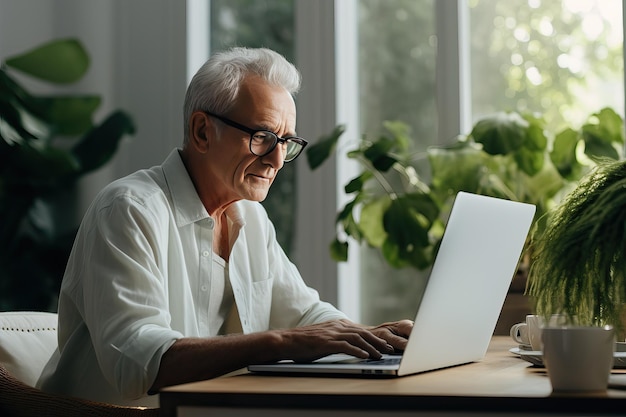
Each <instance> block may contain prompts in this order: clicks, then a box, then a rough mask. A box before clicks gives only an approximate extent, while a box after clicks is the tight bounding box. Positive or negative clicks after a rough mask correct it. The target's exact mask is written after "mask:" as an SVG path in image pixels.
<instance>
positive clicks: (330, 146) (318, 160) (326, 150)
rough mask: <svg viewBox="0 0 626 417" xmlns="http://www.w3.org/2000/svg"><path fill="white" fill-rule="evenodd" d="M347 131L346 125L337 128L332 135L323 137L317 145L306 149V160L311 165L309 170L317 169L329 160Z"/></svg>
mask: <svg viewBox="0 0 626 417" xmlns="http://www.w3.org/2000/svg"><path fill="white" fill-rule="evenodd" d="M345 131H346V128H345V126H344V125H338V126H335V128H334V129H333V131H332V132H330V134H328V135H327V136H323V137H321V138H320V140H318V141H317V142H316V143H315V144H313V145H311V146H309V147H307V148H306V159H307V161H308V163H309V168H311V169H315V168H317V167H319V166H320V165H322V164H323V163H324V161H326V159H328V157H329V156H330V155H331V154H332V153H333V152H334V151H335V148H336V147H337V142H338V141H339V138H340V137H341V135H343V133H344V132H345Z"/></svg>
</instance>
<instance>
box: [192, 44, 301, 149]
mask: <svg viewBox="0 0 626 417" xmlns="http://www.w3.org/2000/svg"><path fill="white" fill-rule="evenodd" d="M249 75H257V76H259V77H261V78H262V79H264V80H265V81H267V82H268V83H270V84H272V85H278V86H281V87H283V88H285V89H286V90H287V91H288V92H289V93H290V94H291V95H295V94H296V93H297V92H298V90H299V89H300V73H299V72H298V70H297V69H296V67H295V66H294V65H293V64H291V63H290V62H289V61H287V60H286V59H285V58H284V57H283V56H282V55H281V54H279V53H277V52H274V51H272V50H270V49H266V48H254V49H253V48H242V47H236V48H232V49H229V50H226V51H223V52H218V53H216V54H214V55H212V56H211V57H210V58H209V60H208V61H207V62H205V63H204V64H203V65H202V67H200V69H199V70H198V72H196V74H195V75H194V76H193V78H192V79H191V82H190V83H189V87H187V93H186V94H185V104H184V108H183V112H184V114H183V116H184V123H185V127H184V143H187V141H188V140H189V119H190V117H191V114H192V113H193V112H195V111H198V110H204V111H210V112H212V113H215V114H225V113H227V112H228V111H229V110H230V109H231V108H232V107H233V106H234V104H235V101H236V99H237V96H238V94H239V88H240V86H241V84H242V82H243V81H244V79H245V78H246V77H247V76H249Z"/></svg>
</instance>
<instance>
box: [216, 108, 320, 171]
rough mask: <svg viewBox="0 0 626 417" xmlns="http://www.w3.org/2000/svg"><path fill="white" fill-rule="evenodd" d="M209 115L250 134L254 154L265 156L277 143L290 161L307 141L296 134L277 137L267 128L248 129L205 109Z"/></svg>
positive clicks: (286, 160)
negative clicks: (282, 147) (281, 146)
mask: <svg viewBox="0 0 626 417" xmlns="http://www.w3.org/2000/svg"><path fill="white" fill-rule="evenodd" d="M205 113H206V114H208V115H209V116H211V117H215V118H216V119H218V120H219V121H221V122H222V123H224V124H227V125H228V126H230V127H234V128H235V129H239V130H241V131H242V132H246V133H247V134H249V135H250V152H252V153H253V154H254V155H256V156H265V155H268V154H270V153H271V152H272V151H273V150H274V148H276V145H278V144H279V143H280V144H281V145H283V146H284V149H283V150H284V155H285V159H284V160H285V162H291V161H293V160H294V159H296V158H297V157H298V155H300V153H301V152H302V150H303V149H304V147H305V146H306V145H307V143H308V142H307V141H306V140H304V139H302V138H299V137H297V136H288V137H286V138H281V137H278V135H277V134H276V133H274V132H270V131H269V130H256V129H250V128H249V127H246V126H244V125H242V124H239V123H237V122H235V121H232V120H230V119H227V118H226V117H222V116H218V115H217V114H214V113H211V112H208V111H205Z"/></svg>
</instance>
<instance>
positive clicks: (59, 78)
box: [5, 39, 89, 84]
mask: <svg viewBox="0 0 626 417" xmlns="http://www.w3.org/2000/svg"><path fill="white" fill-rule="evenodd" d="M5 63H6V65H7V66H8V67H11V68H14V69H16V70H19V71H22V72H23V73H25V74H28V75H31V76H33V77H36V78H39V79H41V80H45V81H49V82H52V83H57V84H67V83H72V82H75V81H77V80H79V79H80V78H81V77H82V76H83V75H85V73H86V72H87V69H88V68H89V56H88V55H87V51H86V50H85V48H84V47H83V46H82V44H81V43H80V42H79V41H78V40H76V39H60V40H54V41H52V42H49V43H46V44H44V45H41V46H39V47H37V48H35V49H32V50H30V51H27V52H25V53H23V54H20V55H17V56H13V57H11V58H8V59H7V60H6V61H5Z"/></svg>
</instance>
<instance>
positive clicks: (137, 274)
mask: <svg viewBox="0 0 626 417" xmlns="http://www.w3.org/2000/svg"><path fill="white" fill-rule="evenodd" d="M153 212H154V210H148V209H147V208H146V207H145V206H144V205H143V204H140V203H139V202H137V201H136V200H134V199H132V198H129V197H124V196H121V197H116V198H115V199H113V200H112V202H111V203H109V204H107V205H106V206H104V207H101V208H100V209H99V210H98V211H97V212H95V213H93V214H92V215H94V216H95V218H94V219H93V223H92V224H93V227H92V228H91V229H90V230H88V231H87V232H86V233H87V235H86V236H84V237H83V239H81V240H78V241H77V244H79V245H80V244H82V245H84V247H83V250H82V253H84V255H85V256H84V259H83V260H82V262H83V263H84V264H85V267H83V270H82V272H81V273H82V277H81V280H82V283H83V285H82V291H83V294H82V300H83V303H84V304H83V311H84V320H85V323H86V325H87V327H88V329H89V332H90V335H91V339H92V344H93V347H94V350H95V354H96V357H97V359H98V363H99V366H100V368H101V370H102V372H103V374H104V376H105V378H106V379H107V380H108V381H109V383H110V384H111V385H112V386H113V387H115V388H116V389H117V390H118V391H119V393H120V395H121V396H122V397H124V398H139V397H141V396H144V395H146V393H147V392H148V390H149V388H150V386H151V385H152V383H153V382H154V379H155V378H156V374H157V372H158V369H159V366H160V362H161V356H162V355H163V354H164V353H165V351H167V349H168V348H169V347H170V346H171V345H172V344H173V343H174V342H175V341H176V340H177V339H179V338H181V337H182V334H180V333H179V332H176V331H173V330H172V329H171V327H170V321H171V317H170V314H169V308H168V307H169V306H168V286H167V277H166V276H165V275H164V273H163V272H162V267H163V263H164V262H165V263H166V256H164V251H166V250H167V249H166V248H165V246H166V245H165V244H164V242H166V241H167V230H168V225H167V224H163V223H164V220H163V219H160V218H157V217H156V216H155V215H154V214H153Z"/></svg>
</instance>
